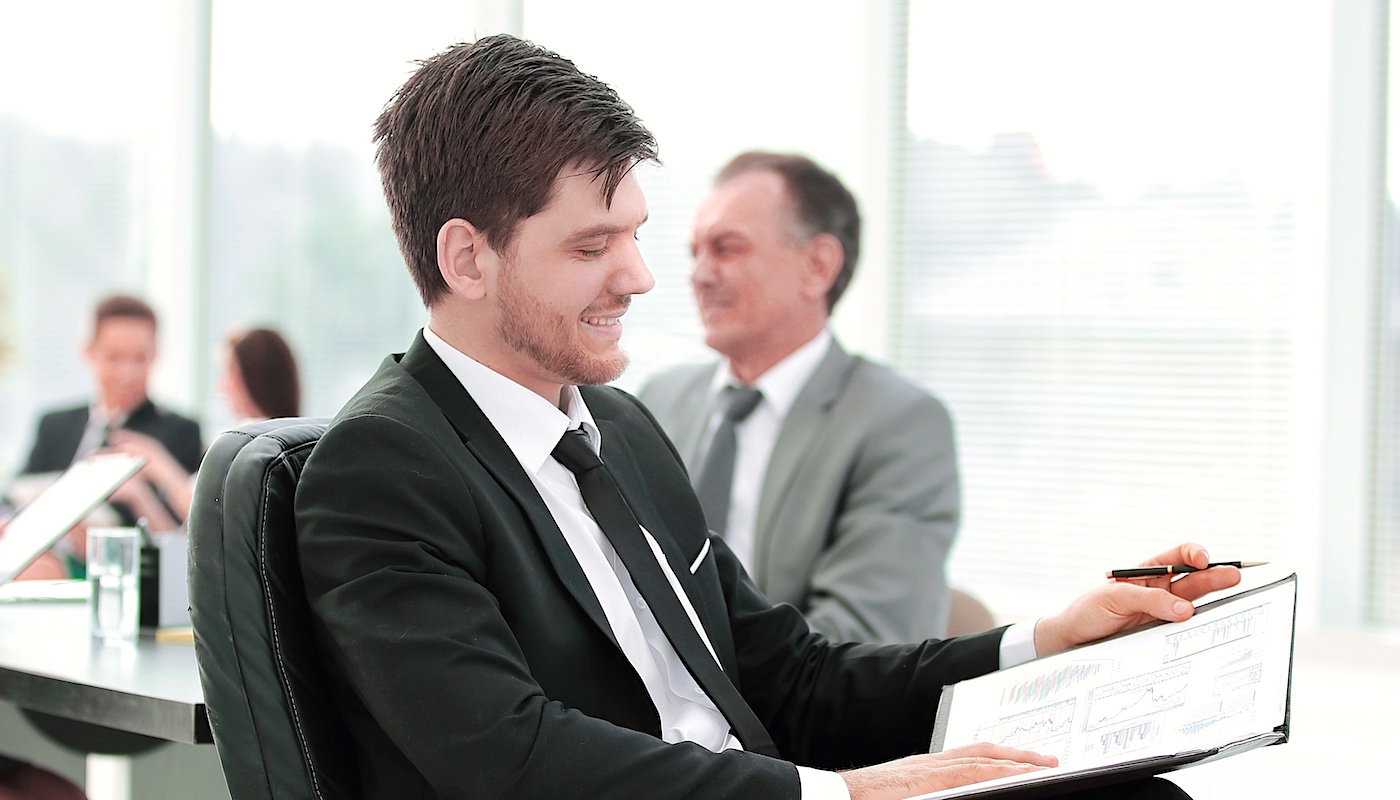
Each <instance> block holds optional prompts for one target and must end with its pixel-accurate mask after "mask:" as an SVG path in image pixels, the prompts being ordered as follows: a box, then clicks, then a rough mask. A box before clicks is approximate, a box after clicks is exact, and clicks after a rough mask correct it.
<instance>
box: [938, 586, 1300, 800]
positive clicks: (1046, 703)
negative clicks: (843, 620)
mask: <svg viewBox="0 0 1400 800" xmlns="http://www.w3.org/2000/svg"><path fill="white" fill-rule="evenodd" d="M1296 598H1297V575H1290V576H1289V577H1287V578H1283V579H1282V580H1279V581H1275V582H1274V583H1270V584H1267V585H1265V586H1260V587H1258V588H1255V589H1251V590H1249V591H1246V592H1241V593H1239V594H1236V595H1233V596H1230V597H1226V598H1224V599H1221V600H1217V601H1215V602H1212V603H1208V604H1206V605H1203V606H1201V607H1200V608H1198V609H1197V610H1196V614H1195V616H1193V617H1192V618H1191V619H1189V620H1186V621H1185V622H1175V623H1155V624H1152V625H1148V626H1145V627H1142V628H1137V629H1135V630H1133V631H1129V632H1127V633H1124V634H1120V635H1118V636H1115V637H1113V638H1110V639H1105V640H1103V641H1100V642H1095V643H1093V644H1089V645H1085V646H1082V647H1078V648H1075V649H1073V650H1067V651H1065V652H1063V653H1057V654H1056V655H1053V656H1047V657H1045V658H1038V659H1036V660H1034V661H1030V662H1027V663H1025V664H1020V665H1018V666H1015V667H1011V668H1009V669H1004V670H1001V671H998V672H993V673H990V674H988V675H983V676H981V677H979V678H974V679H972V680H967V681H963V682H962V683H958V684H955V685H953V686H949V687H947V688H945V689H944V690H943V696H942V699H941V700H940V702H939V707H938V718H937V721H936V722H935V725H934V734H933V742H932V747H931V748H930V751H931V752H939V751H942V750H946V749H949V748H952V747H957V746H960V745H964V744H972V743H974V742H993V743H996V744H1002V745H1006V746H1008V747H1016V748H1019V749H1022V750H1032V751H1035V752H1038V753H1044V754H1047V755H1053V756H1056V757H1057V758H1059V760H1060V766H1058V767H1055V768H1053V769H1048V770H1042V771H1040V772H1035V773H1030V774H1026V775H1018V776H1014V777H1011V778H1004V779H1000V780H993V781H985V782H983V783H976V784H971V785H969V786H963V787H960V788H957V789H949V790H945V791H941V792H934V793H932V794H926V795H919V797H920V798H921V800H933V799H934V798H945V797H1008V798H1010V797H1015V798H1032V797H1039V796H1043V795H1050V794H1057V793H1060V792H1065V791H1069V790H1072V789H1075V788H1089V787H1092V786H1097V785H1102V784H1107V783H1116V782H1119V781H1122V780H1127V779H1129V778H1136V777H1146V776H1148V775H1155V774H1158V773H1162V772H1167V771H1170V770H1173V769H1179V768H1181V767H1184V766H1188V765H1191V764H1196V763H1201V762H1204V761H1209V760H1215V759H1217V758H1222V757H1225V756H1229V755H1235V754H1236V753H1240V752H1244V751H1245V750H1252V749H1254V748H1255V747H1260V746H1263V745H1269V744H1281V743H1283V742H1285V741H1287V739H1288V712H1289V692H1290V688H1291V682H1292V672H1293V631H1294V616H1295V610H1296V606H1297V603H1296Z"/></svg>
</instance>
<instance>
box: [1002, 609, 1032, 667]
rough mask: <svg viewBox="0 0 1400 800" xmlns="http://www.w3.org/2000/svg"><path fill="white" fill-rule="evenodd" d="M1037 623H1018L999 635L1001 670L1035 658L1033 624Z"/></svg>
mask: <svg viewBox="0 0 1400 800" xmlns="http://www.w3.org/2000/svg"><path fill="white" fill-rule="evenodd" d="M1039 621H1040V620H1032V621H1030V622H1018V623H1016V624H1015V625H1012V626H1011V627H1009V628H1007V629H1006V633H1003V634H1002V635H1001V669H1006V668H1007V667H1014V666H1016V665H1017V664H1024V663H1026V662H1027V661H1031V660H1032V659H1034V658H1035V624H1036V623H1037V622H1039Z"/></svg>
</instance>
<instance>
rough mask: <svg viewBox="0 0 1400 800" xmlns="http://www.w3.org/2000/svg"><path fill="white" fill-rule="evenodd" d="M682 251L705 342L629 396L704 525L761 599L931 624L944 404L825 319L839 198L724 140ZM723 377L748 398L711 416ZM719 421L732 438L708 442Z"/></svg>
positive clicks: (886, 626) (944, 480)
mask: <svg viewBox="0 0 1400 800" xmlns="http://www.w3.org/2000/svg"><path fill="white" fill-rule="evenodd" d="M691 254H692V256H693V258H694V268H693V270H692V272H691V286H692V288H693V289H694V290H695V299H696V302H697V303H698V305H699V307H700V318H701V321H702V322H703V323H704V325H705V343H706V344H708V345H709V346H710V347H712V348H713V349H714V350H715V351H716V352H717V353H719V354H720V355H721V356H722V357H723V358H722V360H721V361H719V362H714V361H710V362H708V363H702V364H687V365H682V366H677V367H673V368H671V369H669V370H666V371H665V372H662V373H661V374H659V375H656V376H654V377H653V378H652V379H651V380H649V381H648V382H647V384H646V385H645V386H644V387H642V391H641V393H640V395H639V396H640V397H641V400H642V402H643V403H645V404H646V406H647V408H649V409H651V411H652V413H653V414H655V415H656V419H657V420H658V421H659V422H660V423H661V426H662V427H663V428H665V429H666V433H667V434H668V435H669V436H670V437H671V439H672V440H673V441H674V442H675V443H676V448H677V450H679V451H680V454H681V457H682V458H683V459H684V460H685V463H686V465H687V466H688V467H689V468H690V472H691V476H692V478H694V479H695V481H696V489H697V491H698V492H699V493H700V496H701V499H702V501H710V502H706V503H705V510H706V513H707V517H712V516H713V515H714V514H715V513H720V514H723V515H724V517H725V518H724V519H713V518H710V519H709V524H710V528H711V530H714V531H716V532H717V533H720V534H722V535H723V536H724V538H725V541H726V542H727V543H728V544H729V547H730V549H731V550H733V551H734V552H735V554H736V555H738V556H739V559H740V560H741V561H742V562H743V564H744V567H745V570H746V571H747V572H748V573H749V575H750V576H751V577H752V578H753V580H754V583H756V584H757V585H758V588H759V589H761V590H762V591H763V593H764V594H765V595H767V596H768V599H770V600H772V601H773V602H775V603H791V604H792V605H794V606H796V607H797V608H798V609H799V610H801V611H802V613H803V615H804V616H805V617H806V618H807V622H808V624H810V625H811V626H812V628H813V629H814V630H816V631H819V632H821V633H823V634H825V635H826V636H828V637H831V638H833V639H838V640H841V641H852V642H870V643H886V644H893V643H898V642H912V641H918V640H920V639H927V638H931V637H935V636H942V635H943V634H944V632H945V630H946V622H947V619H948V611H949V606H950V602H949V600H950V596H949V591H948V580H947V574H946V571H945V563H946V561H947V558H948V553H949V551H950V550H951V549H952V546H953V538H954V536H955V535H956V534H957V528H958V512H959V491H958V465H957V457H956V452H955V447H954V445H953V422H952V419H951V417H950V416H949V414H948V410H947V409H946V408H944V407H943V404H942V403H940V402H939V401H938V400H937V399H936V398H934V397H933V396H932V395H930V394H929V393H928V392H927V391H925V390H924V389H923V388H921V387H919V386H916V385H914V384H913V383H911V382H910V381H908V380H906V379H905V378H903V377H901V376H900V375H898V374H897V373H895V372H894V370H891V369H889V368H888V367H885V366H882V365H880V364H875V363H873V362H871V361H868V360H866V359H864V358H861V357H860V356H855V355H851V354H850V353H848V352H846V350H845V349H844V348H842V347H841V344H840V342H838V341H836V338H835V337H834V336H833V335H832V334H831V332H830V330H829V329H828V327H827V320H828V317H830V315H831V310H832V308H834V307H835V305H836V303H837V302H838V301H839V300H840V299H841V296H842V295H843V294H844V293H845V290H846V287H847V286H848V285H849V284H850V280H851V276H852V275H853V274H854V272H855V266H856V261H857V259H858V257H859V254H860V213H859V211H858V209H857V206H856V201H855V198H854V197H853V196H852V195H851V193H850V191H848V190H847V189H846V187H845V186H844V185H843V184H842V183H841V181H840V179H838V178H837V177H836V176H835V175H833V174H832V173H830V172H828V171H827V170H825V169H822V167H821V166H820V165H818V164H816V163H815V162H813V161H812V160H811V159H808V158H806V157H804V156H799V155H786V154H779V153H760V152H753V153H744V154H741V155H739V156H738V157H736V158H734V159H733V160H732V161H730V162H729V164H728V165H726V166H725V167H724V168H723V169H722V170H720V173H719V176H718V177H717V178H716V179H715V185H714V187H713V189H712V190H711V191H710V193H709V195H708V196H707V197H706V198H705V200H704V201H703V202H702V203H701V205H700V208H699V210H698V211H697V212H696V214H695V228H694V234H693V236H692V238H691ZM736 389H741V390H744V391H750V392H756V393H757V394H756V397H757V400H756V402H755V403H754V404H753V405H752V406H751V407H749V408H748V409H746V414H745V417H744V419H742V420H737V421H732V422H729V423H728V424H727V425H726V423H725V421H724V417H725V412H726V410H727V408H728V403H727V399H728V398H729V397H730V396H731V395H733V394H735V392H736ZM726 436H728V437H729V438H728V441H730V442H732V443H733V446H732V447H729V448H726V447H723V446H721V447H716V446H714V443H715V442H716V441H724V440H725V437H726ZM720 452H723V453H726V454H728V456H727V457H721V456H719V455H713V454H716V453H720ZM818 452H820V454H821V455H820V457H814V456H815V455H816V454H817V453H818ZM721 463H722V464H724V465H725V466H724V467H720V466H718V465H719V464H721ZM731 464H732V469H731V468H729V465H731ZM721 484H722V485H721ZM726 500H727V503H726ZM716 508H720V509H722V510H719V511H716Z"/></svg>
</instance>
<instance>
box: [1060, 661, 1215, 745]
mask: <svg viewBox="0 0 1400 800" xmlns="http://www.w3.org/2000/svg"><path fill="white" fill-rule="evenodd" d="M1190 677H1191V665H1190V664H1180V665H1177V666H1174V667H1168V668H1167V669H1161V670H1157V671H1156V672H1149V673H1147V674H1145V675H1138V676H1136V677H1133V678H1128V679H1127V680H1122V681H1118V682H1116V683H1110V684H1107V685H1104V686H1100V687H1099V688H1097V689H1095V690H1094V691H1092V692H1090V693H1089V705H1088V708H1087V710H1086V712H1085V713H1086V719H1087V720H1088V721H1087V723H1086V725H1085V728H1084V729H1085V730H1086V731H1098V730H1101V729H1103V728H1108V727H1112V726H1114V725H1121V724H1122V723H1124V722H1127V721H1129V720H1133V719H1137V718H1139V717H1146V716H1149V715H1151V714H1156V713H1158V712H1160V711H1166V710H1168V709H1172V708H1177V707H1179V706H1181V705H1182V704H1184V703H1185V702H1186V688H1187V685H1188V683H1189V680H1190Z"/></svg>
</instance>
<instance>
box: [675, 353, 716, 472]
mask: <svg viewBox="0 0 1400 800" xmlns="http://www.w3.org/2000/svg"><path fill="white" fill-rule="evenodd" d="M716 369H719V364H718V363H716V364H712V365H710V367H709V369H703V370H699V371H697V372H696V373H695V374H694V375H693V376H692V378H691V380H690V381H689V382H688V385H687V386H686V387H685V390H684V392H683V393H682V395H681V400H680V409H679V413H676V414H672V415H671V417H672V420H671V423H670V425H669V427H667V428H666V433H667V434H669V435H670V436H671V441H673V442H675V444H676V450H678V451H679V452H680V454H681V459H682V460H683V461H685V463H686V467H687V468H688V469H689V470H690V471H691V478H692V479H694V477H695V474H696V473H695V471H696V470H697V469H699V468H700V465H699V463H698V462H697V460H698V458H699V456H700V445H701V441H700V440H701V437H703V436H704V435H705V427H706V425H707V424H708V423H709V421H710V402H709V400H710V392H709V388H710V384H711V383H713V382H714V380H715V370H716Z"/></svg>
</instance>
